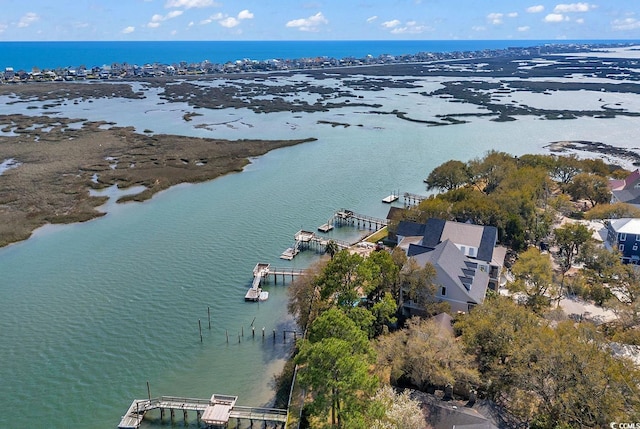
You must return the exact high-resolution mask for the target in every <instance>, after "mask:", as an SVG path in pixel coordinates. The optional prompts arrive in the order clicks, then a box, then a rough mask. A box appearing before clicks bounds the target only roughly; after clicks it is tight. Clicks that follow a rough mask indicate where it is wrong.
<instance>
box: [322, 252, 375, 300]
mask: <svg viewBox="0 0 640 429" xmlns="http://www.w3.org/2000/svg"><path fill="white" fill-rule="evenodd" d="M363 262H364V258H363V257H362V256H360V255H358V254H351V253H349V252H348V251H346V250H341V251H340V252H338V253H336V254H335V256H334V257H333V259H331V260H330V261H329V262H328V263H327V266H326V267H325V269H324V270H323V272H322V273H321V274H320V276H318V278H317V279H316V282H317V286H318V288H319V290H320V297H321V298H322V300H328V301H330V302H332V303H334V304H335V305H338V306H340V307H353V306H354V305H356V304H357V303H358V302H359V301H360V299H361V297H363V296H366V295H367V294H368V293H369V292H370V291H371V290H373V289H374V288H375V285H373V284H372V280H373V273H372V272H371V267H372V265H371V264H365V263H363Z"/></svg>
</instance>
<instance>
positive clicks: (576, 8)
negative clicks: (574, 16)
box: [553, 3, 596, 13]
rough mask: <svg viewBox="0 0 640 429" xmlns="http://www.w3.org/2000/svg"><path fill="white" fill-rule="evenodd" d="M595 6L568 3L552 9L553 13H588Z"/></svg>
mask: <svg viewBox="0 0 640 429" xmlns="http://www.w3.org/2000/svg"><path fill="white" fill-rule="evenodd" d="M595 7H596V6H595V5H592V4H589V3H570V4H559V5H557V6H556V7H555V9H553V11H554V12H555V13H567V12H589V11H590V10H591V9H594V8H595Z"/></svg>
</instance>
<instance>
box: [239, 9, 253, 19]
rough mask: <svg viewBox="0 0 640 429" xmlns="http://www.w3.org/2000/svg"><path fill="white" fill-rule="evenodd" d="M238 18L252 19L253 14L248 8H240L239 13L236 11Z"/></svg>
mask: <svg viewBox="0 0 640 429" xmlns="http://www.w3.org/2000/svg"><path fill="white" fill-rule="evenodd" d="M238 19H240V20H243V19H253V14H252V13H251V12H249V10H248V9H245V10H241V11H240V13H238Z"/></svg>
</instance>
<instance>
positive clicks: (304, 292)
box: [287, 261, 326, 331]
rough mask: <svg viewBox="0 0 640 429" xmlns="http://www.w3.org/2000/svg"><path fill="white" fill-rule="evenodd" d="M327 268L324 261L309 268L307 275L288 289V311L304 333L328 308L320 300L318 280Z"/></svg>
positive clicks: (295, 281) (297, 279) (300, 277)
mask: <svg viewBox="0 0 640 429" xmlns="http://www.w3.org/2000/svg"><path fill="white" fill-rule="evenodd" d="M325 266H326V262H322V261H321V262H318V263H316V264H313V265H311V266H309V267H308V268H307V269H306V271H305V275H304V276H298V277H297V278H296V279H295V280H294V281H293V282H292V283H291V284H290V285H289V287H288V288H287V294H288V297H289V300H288V303H287V309H288V310H289V314H291V315H293V317H294V318H295V320H296V323H297V324H298V326H299V327H300V328H301V329H302V330H303V331H305V330H306V329H307V328H308V327H309V325H310V324H311V322H313V321H314V320H315V318H316V317H318V315H319V314H320V313H321V312H322V311H323V310H324V309H325V308H326V303H324V302H323V301H322V299H321V298H320V287H319V286H318V283H319V280H318V279H319V278H320V277H321V273H322V271H323V270H324V267H325Z"/></svg>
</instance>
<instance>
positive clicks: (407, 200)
mask: <svg viewBox="0 0 640 429" xmlns="http://www.w3.org/2000/svg"><path fill="white" fill-rule="evenodd" d="M402 197H403V198H404V205H405V206H410V205H415V204H420V203H421V202H422V201H424V200H426V199H427V198H429V197H426V196H424V195H418V194H412V193H410V192H405V193H404V194H403V195H402Z"/></svg>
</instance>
